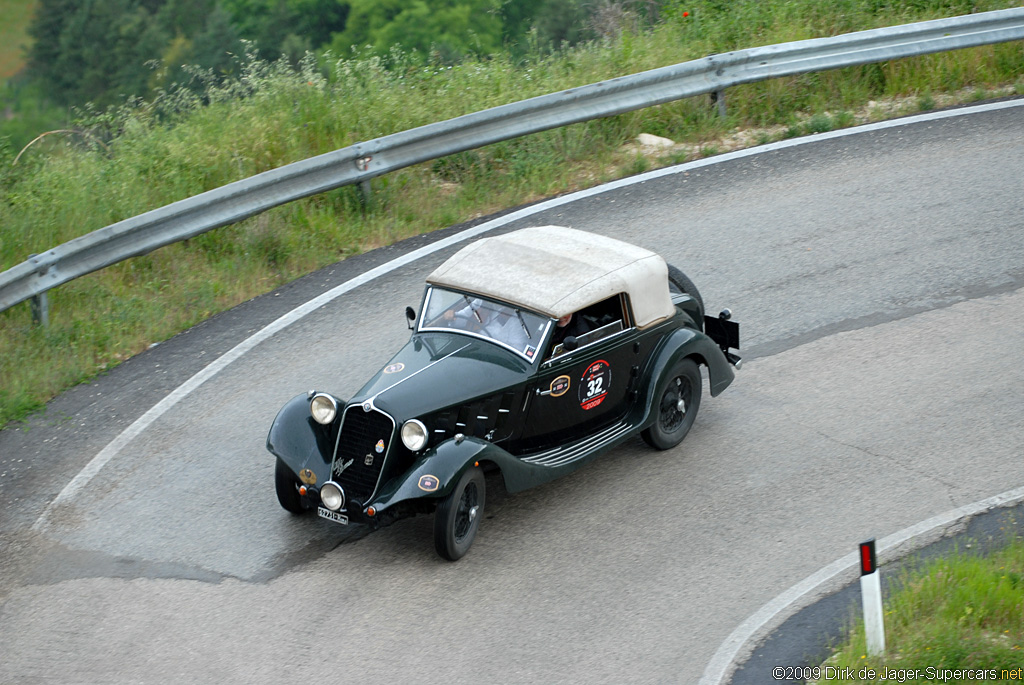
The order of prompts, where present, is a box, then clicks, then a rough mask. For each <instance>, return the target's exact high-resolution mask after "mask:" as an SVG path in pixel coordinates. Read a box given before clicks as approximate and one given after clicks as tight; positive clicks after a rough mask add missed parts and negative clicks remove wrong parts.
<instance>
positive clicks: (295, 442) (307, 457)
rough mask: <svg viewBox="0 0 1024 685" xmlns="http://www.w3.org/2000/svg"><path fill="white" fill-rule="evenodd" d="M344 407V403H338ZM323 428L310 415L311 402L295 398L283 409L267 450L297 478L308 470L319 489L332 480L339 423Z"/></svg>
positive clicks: (269, 439)
mask: <svg viewBox="0 0 1024 685" xmlns="http://www.w3.org/2000/svg"><path fill="white" fill-rule="evenodd" d="M339 406H341V407H343V406H344V402H339ZM339 421H340V418H335V420H334V423H332V424H330V425H328V426H323V425H321V424H319V423H317V422H316V421H314V420H313V417H312V416H310V414H309V399H308V398H307V396H306V395H296V396H295V397H293V398H292V399H290V400H288V403H287V404H285V405H284V407H282V408H281V411H279V412H278V413H277V417H276V418H275V419H274V423H273V424H272V425H271V426H270V432H269V433H268V434H267V449H268V450H269V451H270V453H271V454H273V455H275V456H277V457H279V458H280V459H281V461H283V462H284V463H285V464H287V465H288V467H289V468H291V469H292V471H294V472H295V474H296V475H298V474H299V472H300V471H301V470H302V469H309V470H310V471H312V472H313V474H314V475H315V476H316V481H315V483H310V485H316V486H317V487H319V486H320V485H322V484H323V483H325V482H327V481H328V480H330V479H331V459H332V456H333V454H334V445H335V441H336V439H337V436H338V422H339Z"/></svg>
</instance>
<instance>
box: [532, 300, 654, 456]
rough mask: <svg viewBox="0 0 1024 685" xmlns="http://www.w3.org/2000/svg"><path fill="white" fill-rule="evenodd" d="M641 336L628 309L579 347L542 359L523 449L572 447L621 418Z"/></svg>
mask: <svg viewBox="0 0 1024 685" xmlns="http://www.w3.org/2000/svg"><path fill="white" fill-rule="evenodd" d="M623 304H625V302H624V301H623ZM638 338H639V333H638V332H637V330H636V329H635V328H634V327H633V326H632V324H631V322H630V319H629V317H628V310H626V309H623V310H622V315H621V316H619V317H618V318H616V319H614V320H612V321H610V322H607V323H602V325H601V326H599V327H598V328H596V329H594V330H592V331H590V332H589V333H587V334H586V335H585V336H581V337H580V339H579V342H580V346H579V347H578V348H577V349H575V350H573V351H571V352H564V353H562V354H560V355H557V356H552V357H551V358H549V359H545V360H543V361H542V362H541V365H540V368H539V370H538V373H537V375H536V376H535V377H534V380H533V381H532V382H531V383H529V384H528V385H527V388H526V392H527V398H526V401H527V407H526V415H525V419H526V420H525V422H524V424H523V430H522V433H521V434H520V436H519V440H518V443H519V445H518V448H519V451H520V452H522V453H527V452H533V451H537V450H543V449H548V448H551V447H555V446H558V445H563V444H567V443H570V442H573V441H575V440H578V439H580V438H583V437H586V436H587V435H588V434H590V433H592V432H594V431H595V430H598V429H600V428H601V427H603V426H606V425H608V424H611V423H614V422H615V421H617V420H619V419H621V418H622V417H623V415H624V414H625V413H626V411H627V409H628V408H629V404H630V399H631V398H630V393H631V392H632V390H633V389H634V388H633V385H634V384H635V382H636V371H635V370H634V367H636V366H637V365H638V364H639V361H638V358H639V356H640V350H641V347H642V346H641V345H639V343H638Z"/></svg>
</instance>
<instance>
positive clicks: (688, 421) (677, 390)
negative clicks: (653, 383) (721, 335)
mask: <svg viewBox="0 0 1024 685" xmlns="http://www.w3.org/2000/svg"><path fill="white" fill-rule="evenodd" d="M700 393H701V379H700V368H699V367H698V366H697V363H696V362H694V361H693V360H692V359H681V360H679V361H678V362H676V364H675V366H673V367H672V370H671V371H670V372H669V373H667V374H666V375H665V376H664V380H663V381H662V382H661V383H660V384H659V386H658V392H657V394H656V395H655V397H656V402H657V404H656V405H655V407H653V411H654V414H655V416H654V422H653V423H652V424H651V426H650V428H647V429H646V430H644V431H643V432H642V433H641V434H640V435H641V437H642V438H643V439H644V441H645V442H646V443H647V444H648V445H650V446H651V447H654V448H655V449H659V450H667V449H672V448H673V447H675V446H676V445H678V444H679V443H680V442H682V441H683V438H685V437H686V434H687V433H689V432H690V427H691V426H693V422H694V421H695V420H696V418H697V410H698V409H699V408H700Z"/></svg>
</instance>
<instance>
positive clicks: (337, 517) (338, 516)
mask: <svg viewBox="0 0 1024 685" xmlns="http://www.w3.org/2000/svg"><path fill="white" fill-rule="evenodd" d="M316 513H318V514H320V517H321V518H325V519H327V520H328V521H334V522H335V523H340V524H341V525H343V526H346V525H348V516H345V515H344V514H342V513H339V512H337V511H331V510H330V509H325V508H323V507H317V508H316Z"/></svg>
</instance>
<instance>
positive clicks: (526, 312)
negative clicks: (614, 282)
mask: <svg viewBox="0 0 1024 685" xmlns="http://www.w3.org/2000/svg"><path fill="white" fill-rule="evenodd" d="M435 291H436V292H438V293H445V294H451V295H454V296H455V297H454V298H452V300H453V301H452V304H448V305H444V306H443V310H444V312H447V311H452V312H453V316H455V310H454V309H453V307H456V306H457V305H460V304H461V305H462V307H461V308H462V309H467V308H468V309H469V310H470V312H471V313H472V314H473V315H474V316H475V317H477V320H478V321H479V320H480V319H479V317H480V316H482V313H484V312H486V313H487V315H488V317H490V316H495V315H500V316H506V317H508V318H509V319H510V320H506V323H507V325H510V326H513V327H515V326H521V325H522V324H523V323H526V324H527V326H526V328H527V329H531V330H529V333H528V334H527V335H526V337H527V339H528V340H529V345H527V346H525V347H524V348H522V349H519V348H516V347H513V346H512V345H511V344H509V343H508V342H507V341H505V340H501V339H499V338H496V337H494V336H493V335H490V334H488V332H487V331H486V330H483V331H476V330H469V329H467V328H464V327H459V326H458V325H451V324H449V321H452V320H446V321H444V322H443V323H445V324H446V325H431V324H436V323H437V321H438V320H440V319H441V318H442V316H443V312H442V313H441V314H438V313H436V312H435V313H431V316H433V321H431V322H429V323H428V312H429V310H430V305H431V300H432V298H433V297H434V294H435ZM531 317H533V318H534V319H535V320H536V321H535V322H536V323H537V326H536V328H534V327H533V326H532V324H533V323H534V321H531V320H530V318H531ZM480 323H483V324H486V322H483V321H480ZM554 323H555V320H554V319H552V318H550V317H548V316H545V315H543V314H538V313H537V312H535V311H533V310H530V309H525V308H523V307H517V306H515V305H513V304H509V303H508V302H502V301H501V300H495V299H494V298H490V297H483V296H482V295H476V294H474V293H468V292H464V291H461V290H456V289H454V288H446V287H443V286H437V285H428V286H427V288H426V291H425V292H424V294H423V303H422V305H421V307H420V316H419V320H418V321H417V322H416V332H417V333H428V332H429V333H436V332H444V333H455V334H458V335H465V336H469V337H471V338H477V339H479V340H486V341H487V342H489V343H491V344H494V345H497V346H499V347H501V348H503V349H506V350H508V351H509V352H513V353H514V354H516V355H517V356H518V357H520V358H522V359H525V360H526V361H527V362H529V363H530V364H533V363H534V362H537V361H538V360H539V359H540V357H541V355H542V353H543V351H544V345H545V344H546V341H547V339H548V335H549V333H550V332H551V326H552V325H553V324H554Z"/></svg>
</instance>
